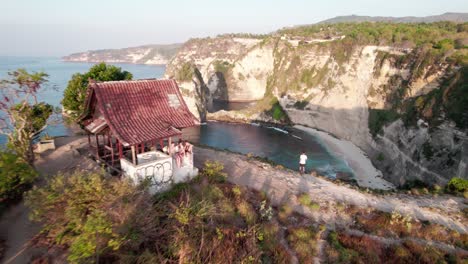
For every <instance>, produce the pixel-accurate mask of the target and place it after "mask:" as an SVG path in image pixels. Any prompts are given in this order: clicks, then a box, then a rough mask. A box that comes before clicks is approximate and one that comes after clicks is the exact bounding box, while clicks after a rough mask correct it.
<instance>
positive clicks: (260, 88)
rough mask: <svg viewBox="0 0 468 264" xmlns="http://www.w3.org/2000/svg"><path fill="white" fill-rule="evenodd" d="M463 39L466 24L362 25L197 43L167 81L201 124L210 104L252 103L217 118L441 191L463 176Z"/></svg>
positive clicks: (467, 149) (182, 54)
mask: <svg viewBox="0 0 468 264" xmlns="http://www.w3.org/2000/svg"><path fill="white" fill-rule="evenodd" d="M363 32H364V33H363ZM467 34H468V33H467V24H466V23H465V24H458V25H457V24H453V23H437V24H422V25H388V24H383V23H382V24H370V23H365V24H339V25H337V26H335V27H334V26H327V27H325V28H324V27H321V26H308V27H304V28H294V29H287V30H282V31H279V32H277V33H275V34H272V35H269V36H262V37H258V38H241V37H238V36H232V35H229V36H221V37H218V38H211V39H197V40H192V41H189V42H188V43H186V44H185V45H184V46H183V47H182V48H181V50H180V51H179V52H178V54H177V55H176V56H175V57H174V59H173V60H172V61H171V63H170V64H169V65H168V68H167V73H166V75H167V77H174V78H176V79H177V80H179V83H180V85H181V88H182V89H183V92H184V95H185V96H186V98H187V100H188V102H189V105H191V106H192V109H193V111H194V112H196V113H197V114H200V116H201V117H202V119H203V118H205V117H206V106H207V105H208V104H209V103H210V102H211V101H212V100H213V99H214V100H217V99H218V100H228V101H249V100H259V101H258V103H257V104H256V105H255V106H254V107H252V108H250V109H245V110H243V111H239V112H231V113H226V112H222V113H217V114H215V115H214V117H215V118H220V119H223V118H226V117H228V118H231V119H240V120H263V121H286V120H288V121H291V122H292V123H294V124H302V125H306V126H309V127H313V128H317V129H320V130H323V131H326V132H329V133H332V134H334V135H336V136H337V137H340V138H343V139H347V140H350V141H352V142H353V143H354V144H356V145H357V146H359V147H360V148H362V149H363V150H364V151H365V152H366V153H367V154H368V155H369V156H370V158H371V159H372V161H373V162H374V164H375V165H376V166H377V167H378V168H379V169H381V170H382V172H383V173H384V176H385V178H386V179H387V180H389V181H391V182H393V183H394V184H397V185H403V184H405V183H407V182H409V181H414V180H421V181H424V182H427V183H445V182H446V181H447V180H448V179H450V178H451V177H454V176H458V177H464V178H466V177H468V166H467V164H468V142H467V136H466V129H467V127H468V117H467V115H468V113H467V112H468V99H467V97H468V95H467V93H468V90H467V70H466V61H467V46H466V38H467ZM284 113H286V114H287V116H286V117H285V115H284Z"/></svg>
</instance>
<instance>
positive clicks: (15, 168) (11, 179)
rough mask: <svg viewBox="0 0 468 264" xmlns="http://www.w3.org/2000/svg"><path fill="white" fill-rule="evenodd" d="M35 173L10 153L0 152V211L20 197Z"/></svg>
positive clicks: (34, 176)
mask: <svg viewBox="0 0 468 264" xmlns="http://www.w3.org/2000/svg"><path fill="white" fill-rule="evenodd" d="M36 177H37V173H36V172H35V171H34V169H33V168H32V167H31V166H30V165H29V164H28V163H26V162H24V160H23V159H21V158H20V157H18V156H17V155H15V154H13V153H10V152H0V204H1V205H0V211H1V210H2V209H3V208H2V207H3V206H5V205H6V204H7V203H8V202H10V201H14V200H16V199H18V198H20V197H21V195H22V194H23V192H24V191H25V190H26V189H27V188H29V187H30V186H31V184H32V183H33V181H34V179H35V178H36Z"/></svg>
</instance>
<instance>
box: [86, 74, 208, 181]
mask: <svg viewBox="0 0 468 264" xmlns="http://www.w3.org/2000/svg"><path fill="white" fill-rule="evenodd" d="M80 124H81V125H82V126H83V128H84V129H85V131H86V132H87V133H88V141H89V147H90V152H91V153H92V155H93V156H94V157H95V159H96V160H99V161H101V162H103V163H105V164H106V165H107V166H108V167H109V168H111V169H113V170H115V171H118V172H121V173H122V174H123V175H125V176H128V177H130V178H132V179H133V180H134V181H135V182H140V181H142V180H144V179H150V180H151V182H152V184H153V185H154V186H156V187H158V188H159V187H161V186H163V185H167V184H168V183H170V182H178V181H182V180H184V178H186V177H193V175H194V174H196V173H197V172H198V170H197V169H196V168H194V167H193V155H192V154H191V153H187V154H186V155H185V157H184V162H182V163H180V162H179V163H178V164H176V162H175V159H174V156H173V155H174V153H171V149H172V148H171V143H172V140H173V137H180V136H181V135H182V129H184V128H188V127H192V126H196V125H199V121H198V120H197V118H196V117H195V116H194V115H193V114H192V113H191V112H190V110H189V109H188V107H187V105H186V104H185V101H184V99H183V97H182V95H181V93H180V90H179V87H178V86H177V83H176V82H175V81H174V80H162V79H161V80H158V79H147V80H134V81H111V82H95V81H92V80H90V82H89V85H88V91H87V98H86V105H85V114H84V115H83V116H82V117H81V118H80ZM163 149H166V150H168V151H166V152H163V151H162V150H163Z"/></svg>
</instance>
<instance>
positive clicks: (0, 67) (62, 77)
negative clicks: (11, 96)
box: [0, 56, 166, 145]
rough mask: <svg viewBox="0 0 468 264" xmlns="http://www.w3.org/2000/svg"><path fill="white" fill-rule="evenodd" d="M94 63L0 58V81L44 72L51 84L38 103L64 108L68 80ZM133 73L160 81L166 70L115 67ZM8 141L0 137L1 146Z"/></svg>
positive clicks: (54, 132)
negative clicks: (19, 72) (17, 74)
mask: <svg viewBox="0 0 468 264" xmlns="http://www.w3.org/2000/svg"><path fill="white" fill-rule="evenodd" d="M94 64H95V63H79V62H64V61H62V60H61V59H60V58H44V57H9V56H0V79H3V78H5V77H6V76H7V73H8V72H9V71H13V70H16V69H19V68H24V69H26V70H27V71H29V72H31V71H44V72H46V73H47V74H49V77H48V82H47V83H45V85H44V86H43V87H42V89H41V91H40V93H39V94H38V99H39V101H44V102H47V103H49V104H51V105H54V106H59V107H61V104H60V101H61V100H62V97H63V91H64V90H65V88H66V87H67V83H68V81H69V80H70V79H71V76H72V75H73V74H74V73H77V72H80V73H84V72H87V71H88V70H89V68H91V67H92V66H93V65H94ZM113 65H115V66H118V67H121V68H122V69H123V70H126V71H129V72H131V73H132V74H133V78H134V79H147V78H161V77H162V76H163V75H164V71H165V70H166V67H165V66H156V65H136V64H113ZM44 133H47V134H49V135H50V136H66V135H70V133H71V131H70V130H69V129H68V128H67V127H66V125H64V124H63V122H60V123H58V124H54V125H51V126H48V127H47V128H46V130H45V131H44ZM5 142H6V138H5V137H4V136H3V135H0V145H3V144H5Z"/></svg>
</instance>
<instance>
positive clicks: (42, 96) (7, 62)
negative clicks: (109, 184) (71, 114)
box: [0, 57, 352, 178]
mask: <svg viewBox="0 0 468 264" xmlns="http://www.w3.org/2000/svg"><path fill="white" fill-rule="evenodd" d="M93 65H94V64H93V63H75V62H63V61H61V60H60V59H59V58H33V57H0V79H1V78H4V77H5V76H6V75H7V72H8V71H12V70H15V69H18V68H25V69H26V70H28V71H45V72H46V73H47V74H49V78H48V80H49V81H48V82H47V83H46V84H45V85H44V87H43V88H44V89H43V90H42V91H41V92H40V93H39V95H38V98H39V100H40V101H45V102H47V103H49V104H52V105H54V106H59V107H60V106H61V105H60V101H61V100H62V96H63V91H64V89H65V87H66V86H67V83H68V81H69V80H70V78H71V76H72V75H73V74H74V73H76V72H80V73H84V72H86V71H88V69H89V68H90V67H92V66H93ZM114 65H116V66H119V67H121V68H122V69H123V70H126V71H129V72H131V73H132V74H133V76H134V79H147V78H161V77H162V76H163V74H164V71H165V67H164V66H152V65H135V64H114ZM248 104H249V103H226V102H218V103H217V104H215V105H214V108H215V109H214V110H221V109H225V110H238V109H241V108H243V107H246V106H248ZM289 131H290V133H289V134H286V133H283V132H281V131H278V130H275V129H272V128H268V127H264V126H254V125H248V124H230V123H222V122H209V123H208V124H206V125H202V126H199V127H193V128H189V129H185V130H184V137H185V138H187V139H188V140H190V141H192V142H196V143H201V144H204V145H208V146H211V147H215V148H219V149H227V150H230V151H234V152H240V153H244V154H247V153H252V154H253V155H255V156H260V157H264V158H268V159H269V160H272V161H274V162H276V163H278V164H281V165H283V166H285V167H287V168H290V169H294V170H298V166H299V155H300V153H301V151H305V152H306V154H307V156H308V157H309V159H308V162H307V166H306V169H307V170H308V171H310V170H312V169H313V170H316V171H318V172H320V173H321V174H323V175H326V176H328V177H330V178H335V177H336V175H337V174H338V173H344V174H348V175H352V170H351V169H350V168H349V167H348V166H347V164H346V163H345V162H344V161H343V160H341V159H340V158H338V157H336V156H335V155H333V153H331V152H329V151H328V150H327V148H326V145H324V143H323V142H322V141H321V140H320V138H317V137H314V136H312V135H309V134H307V133H304V132H302V131H299V130H296V129H292V128H291V129H289ZM44 133H47V134H49V135H50V136H67V135H70V134H71V131H70V130H69V129H68V128H67V126H66V125H65V124H63V122H61V123H59V124H56V125H53V126H48V127H47V129H46V130H45V131H44ZM5 142H6V139H5V137H3V138H2V137H0V146H1V145H3V144H5Z"/></svg>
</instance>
